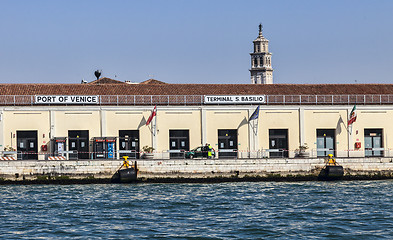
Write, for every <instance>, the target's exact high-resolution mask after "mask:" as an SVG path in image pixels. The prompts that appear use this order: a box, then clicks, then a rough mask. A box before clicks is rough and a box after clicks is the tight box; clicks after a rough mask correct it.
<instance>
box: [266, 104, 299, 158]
mask: <svg viewBox="0 0 393 240" xmlns="http://www.w3.org/2000/svg"><path fill="white" fill-rule="evenodd" d="M258 129H259V149H269V129H287V130H288V149H289V151H290V152H291V151H294V150H295V149H297V148H298V147H299V113H298V111H297V110H296V109H294V110H275V109H272V110H262V111H261V112H260V119H259V127H258ZM290 157H291V156H290Z"/></svg>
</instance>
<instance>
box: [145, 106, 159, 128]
mask: <svg viewBox="0 0 393 240" xmlns="http://www.w3.org/2000/svg"><path fill="white" fill-rule="evenodd" d="M156 115H157V106H154V109H153V112H151V114H150V117H149V118H148V119H147V122H146V126H147V125H149V124H150V122H151V120H153V118H154V117H155V116H156Z"/></svg>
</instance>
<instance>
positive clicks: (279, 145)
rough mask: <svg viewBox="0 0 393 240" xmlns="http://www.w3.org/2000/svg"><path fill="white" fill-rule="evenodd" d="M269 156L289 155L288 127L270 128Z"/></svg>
mask: <svg viewBox="0 0 393 240" xmlns="http://www.w3.org/2000/svg"><path fill="white" fill-rule="evenodd" d="M269 157H273V158H274V157H279V158H282V157H288V129H269Z"/></svg>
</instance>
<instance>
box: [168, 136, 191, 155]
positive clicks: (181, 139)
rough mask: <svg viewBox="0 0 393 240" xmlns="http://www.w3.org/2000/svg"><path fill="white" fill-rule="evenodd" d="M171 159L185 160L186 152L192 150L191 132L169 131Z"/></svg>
mask: <svg viewBox="0 0 393 240" xmlns="http://www.w3.org/2000/svg"><path fill="white" fill-rule="evenodd" d="M169 150H171V153H170V158H184V152H185V151H189V150H190V133H189V130H169Z"/></svg>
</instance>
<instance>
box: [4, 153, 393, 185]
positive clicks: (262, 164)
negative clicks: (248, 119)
mask: <svg viewBox="0 0 393 240" xmlns="http://www.w3.org/2000/svg"><path fill="white" fill-rule="evenodd" d="M336 160H337V162H338V164H340V165H342V166H343V167H344V171H345V176H352V177H354V178H355V179H356V176H375V175H377V176H382V177H385V178H393V158H342V159H340V158H338V159H336ZM121 164H122V160H52V161H46V160H25V161H0V178H1V180H13V181H20V180H36V179H38V178H40V177H41V178H42V176H50V177H53V178H56V177H66V178H70V179H87V178H89V179H91V178H94V179H110V178H111V177H112V175H113V174H114V173H115V172H116V171H117V169H118V168H119V167H120V166H121ZM324 165H325V159H322V158H295V159H293V158H291V159H287V158H281V159H271V158H270V159H202V160H201V159H199V160H195V159H192V160H191V159H179V160H174V159H170V160H167V159H165V160H161V159H154V160H147V159H140V160H137V167H138V170H139V172H138V179H139V180H141V181H149V180H152V179H155V180H157V179H174V180H175V179H211V178H220V177H224V178H228V177H229V178H234V177H236V178H246V177H258V178H269V177H272V176H275V177H276V178H283V179H285V178H287V177H290V176H292V177H293V176H297V177H302V176H303V177H312V176H314V177H316V176H318V174H319V172H320V170H321V169H322V168H323V167H324Z"/></svg>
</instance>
